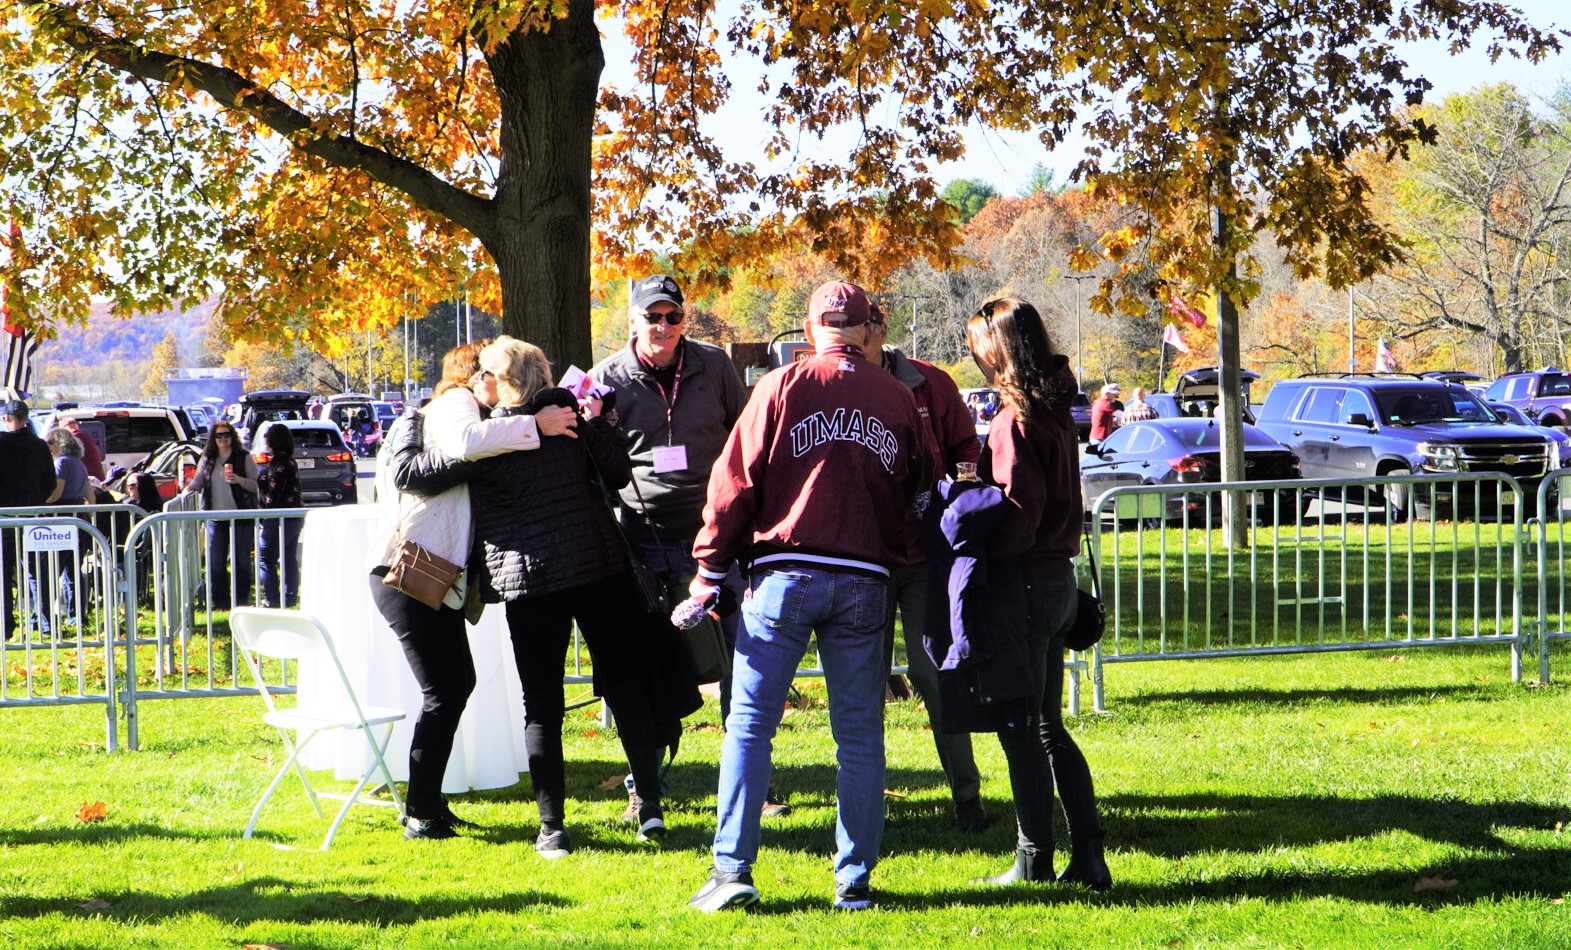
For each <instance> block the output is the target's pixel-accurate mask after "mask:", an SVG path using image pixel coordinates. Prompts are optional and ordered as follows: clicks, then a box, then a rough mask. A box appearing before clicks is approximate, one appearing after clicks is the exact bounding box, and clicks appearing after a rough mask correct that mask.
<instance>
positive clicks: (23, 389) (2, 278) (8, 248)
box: [0, 221, 41, 399]
mask: <svg viewBox="0 0 1571 950" xmlns="http://www.w3.org/2000/svg"><path fill="white" fill-rule="evenodd" d="M21 236H22V232H21V229H20V228H18V227H17V226H16V222H14V221H13V222H11V224H10V227H8V228H7V229H6V236H5V239H4V240H3V241H0V337H3V338H4V340H5V342H6V361H5V378H4V380H3V381H0V389H3V390H4V391H5V394H6V397H7V398H10V399H26V398H28V397H29V396H31V395H32V387H33V354H35V353H37V352H38V344H39V343H40V342H41V340H40V337H39V334H38V333H36V332H34V331H29V330H24V329H22V327H21V326H20V325H19V324H12V323H11V308H10V307H9V306H8V305H7V303H6V285H7V283H9V281H8V280H7V279H6V275H5V271H6V270H7V269H9V268H10V266H11V261H12V260H13V259H14V258H13V254H12V247H13V246H14V245H15V243H16V242H17V241H18V240H20V239H21Z"/></svg>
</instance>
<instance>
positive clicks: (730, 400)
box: [589, 274, 779, 823]
mask: <svg viewBox="0 0 1571 950" xmlns="http://www.w3.org/2000/svg"><path fill="white" fill-rule="evenodd" d="M683 303H684V299H683V296H682V289H681V287H680V286H678V285H677V282H676V281H675V280H673V279H672V278H670V277H668V276H666V275H664V274H655V275H653V276H651V277H645V278H643V279H641V280H637V281H635V282H634V283H633V286H632V292H631V294H630V295H629V297H628V337H629V341H628V345H627V346H626V347H624V348H623V349H621V350H619V351H617V352H616V353H613V354H611V355H610V356H608V357H606V358H605V359H604V360H602V361H601V362H600V363H599V365H597V366H596V367H595V368H594V369H592V370H590V371H589V375H590V376H591V377H593V378H594V379H595V380H596V381H597V382H600V383H604V384H605V385H607V386H610V387H611V388H613V389H615V390H616V413H617V416H618V417H619V419H618V425H620V426H621V428H622V431H623V432H625V433H626V434H627V436H628V440H629V443H630V444H629V446H628V454H629V455H630V456H631V457H632V460H633V481H632V482H631V483H630V484H629V485H628V486H627V487H626V488H624V489H622V494H621V511H620V516H621V522H622V529H623V531H624V532H625V533H626V534H627V538H628V541H630V542H631V543H632V545H633V548H634V551H635V553H637V554H638V555H639V556H640V557H641V558H642V559H643V562H644V564H646V565H647V566H648V567H649V568H650V570H651V571H653V572H654V573H655V574H656V575H657V576H659V577H660V578H661V579H662V580H663V581H664V582H665V584H666V585H667V590H668V592H669V599H670V602H671V603H673V604H675V603H677V602H678V601H680V600H682V599H683V598H685V597H686V596H687V587H688V584H689V583H690V582H691V581H692V579H693V574H694V573H695V572H697V570H698V565H697V564H696V563H695V562H694V561H693V537H694V536H695V535H697V534H698V529H699V527H700V526H701V525H702V524H703V523H704V492H705V489H706V488H707V487H708V485H709V470H710V469H711V468H713V467H714V464H715V459H717V458H719V457H720V450H721V449H722V448H724V447H725V440H726V436H728V435H730V434H731V427H732V426H734V425H736V420H737V417H738V416H740V415H741V414H742V406H743V405H745V404H746V403H747V388H746V387H745V386H743V385H742V378H741V377H740V376H739V375H737V371H736V367H735V365H733V364H732V362H731V357H729V356H727V355H726V352H725V351H724V350H722V349H721V348H720V347H718V346H715V345H713V344H710V343H703V342H700V341H698V340H694V339H692V338H691V337H689V336H687V335H685V333H684V332H683V331H684V328H685V327H686V326H687V325H688V324H687V323H686V322H685V320H686V312H685V311H684V310H683V309H682V306H683ZM730 584H731V585H732V587H733V589H737V588H740V586H741V577H740V576H739V575H737V574H735V573H733V575H732V578H731V581H730ZM736 625H737V618H736V615H735V614H734V613H733V614H731V615H730V616H727V617H725V618H724V619H723V620H722V621H721V627H722V630H723V631H724V633H725V635H726V639H727V642H729V643H732V644H734V643H735V642H736ZM728 686H729V684H728V683H725V682H722V683H721V694H720V705H721V712H720V714H721V717H722V718H724V716H725V713H726V711H727V706H728V705H729V699H730V697H729V695H728V694H729V689H728ZM631 781H632V776H631V775H629V776H628V782H629V783H631ZM638 804H639V802H638V791H637V789H635V788H634V787H633V786H632V785H631V784H629V785H628V805H627V811H626V812H625V813H624V814H623V816H622V817H623V819H624V820H625V821H628V822H630V823H631V822H636V821H637V820H638ZM772 810H774V811H778V810H779V806H776V807H775V808H774V809H772Z"/></svg>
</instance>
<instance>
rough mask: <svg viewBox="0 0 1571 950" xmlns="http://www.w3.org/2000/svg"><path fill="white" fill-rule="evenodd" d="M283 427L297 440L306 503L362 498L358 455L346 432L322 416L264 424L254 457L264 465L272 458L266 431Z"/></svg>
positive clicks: (345, 502) (344, 502)
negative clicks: (352, 449) (356, 457)
mask: <svg viewBox="0 0 1571 950" xmlns="http://www.w3.org/2000/svg"><path fill="white" fill-rule="evenodd" d="M272 426H284V427H285V428H287V429H288V430H289V432H290V434H291V435H293V436H294V440H295V464H296V465H298V466H299V468H300V500H301V501H302V502H303V503H304V504H306V505H313V506H314V505H353V504H355V503H356V502H358V501H359V500H360V490H359V487H358V484H357V482H356V470H355V456H354V453H353V452H351V451H350V450H349V445H348V443H346V442H345V441H344V436H343V433H341V432H339V431H338V427H337V426H335V425H333V424H332V423H331V422H327V421H325V420H322V419H281V420H273V421H269V422H264V423H262V427H261V428H260V429H258V430H257V440H256V442H255V444H253V445H252V446H251V450H252V451H251V458H252V459H253V460H254V461H255V462H256V464H257V465H259V466H260V465H262V464H263V463H264V462H266V461H267V460H268V458H269V456H268V452H267V441H266V439H267V430H268V429H269V428H271V427H272Z"/></svg>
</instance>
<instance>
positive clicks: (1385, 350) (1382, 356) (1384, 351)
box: [1375, 337, 1396, 373]
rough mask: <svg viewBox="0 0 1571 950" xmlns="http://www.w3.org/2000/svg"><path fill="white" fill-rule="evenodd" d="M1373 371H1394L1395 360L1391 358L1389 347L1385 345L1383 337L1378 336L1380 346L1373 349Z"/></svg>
mask: <svg viewBox="0 0 1571 950" xmlns="http://www.w3.org/2000/svg"><path fill="white" fill-rule="evenodd" d="M1375 372H1377V373H1394V372H1396V360H1394V359H1392V358H1391V348H1390V347H1388V346H1386V341H1385V337H1381V338H1380V348H1379V349H1377V350H1375Z"/></svg>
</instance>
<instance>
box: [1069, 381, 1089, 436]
mask: <svg viewBox="0 0 1571 950" xmlns="http://www.w3.org/2000/svg"><path fill="white" fill-rule="evenodd" d="M1069 414H1070V415H1071V416H1073V417H1074V420H1075V435H1077V436H1079V437H1080V441H1081V442H1089V441H1091V397H1090V396H1087V395H1086V394H1085V393H1084V392H1078V393H1075V401H1074V402H1072V403H1070V404H1069Z"/></svg>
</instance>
